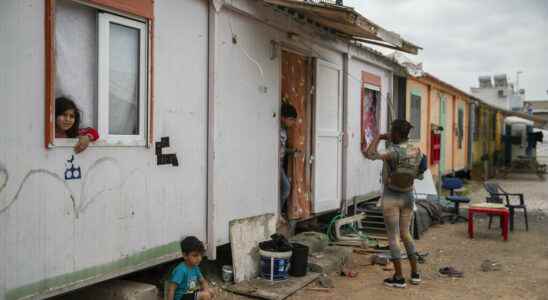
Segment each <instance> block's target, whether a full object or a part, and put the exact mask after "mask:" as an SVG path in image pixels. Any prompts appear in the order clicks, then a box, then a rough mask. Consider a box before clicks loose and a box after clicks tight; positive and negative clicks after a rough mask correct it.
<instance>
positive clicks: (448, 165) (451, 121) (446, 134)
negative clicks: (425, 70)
mask: <svg viewBox="0 0 548 300" xmlns="http://www.w3.org/2000/svg"><path fill="white" fill-rule="evenodd" d="M417 97H420V103H421V104H420V105H421V107H420V112H421V113H420V126H421V128H420V129H421V130H420V131H421V133H420V137H419V138H418V139H416V140H417V141H418V143H419V144H420V146H421V150H422V151H424V153H430V150H431V144H430V140H431V130H432V129H433V126H432V125H434V126H439V127H443V129H444V130H443V131H442V132H441V151H440V152H441V157H440V165H439V166H438V164H436V165H431V166H430V167H431V169H432V173H433V174H434V175H437V174H438V170H441V172H442V174H444V175H445V174H450V173H453V172H457V171H461V170H465V169H467V164H468V155H469V154H468V153H469V151H468V145H469V130H470V128H469V124H468V123H469V110H470V108H469V100H468V99H469V98H467V96H466V95H465V94H464V93H462V92H459V91H458V90H456V89H455V88H453V87H451V86H449V85H447V84H445V83H443V82H441V81H440V80H439V79H437V78H435V77H432V76H431V75H429V74H425V75H423V76H420V77H413V76H409V77H408V79H407V101H406V107H407V112H406V118H407V120H408V121H410V122H411V123H412V124H413V123H416V121H415V120H414V116H413V112H412V110H413V105H416V104H414V103H413V101H417V99H418V98H417ZM459 114H460V117H459ZM459 118H460V120H459ZM415 126H416V125H415ZM411 140H413V135H412V139H411Z"/></svg>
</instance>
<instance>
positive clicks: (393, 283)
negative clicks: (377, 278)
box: [384, 276, 406, 288]
mask: <svg viewBox="0 0 548 300" xmlns="http://www.w3.org/2000/svg"><path fill="white" fill-rule="evenodd" d="M384 285H386V286H389V287H395V288H404V287H405V286H406V284H405V279H404V278H397V277H396V276H394V277H391V278H386V279H385V280H384Z"/></svg>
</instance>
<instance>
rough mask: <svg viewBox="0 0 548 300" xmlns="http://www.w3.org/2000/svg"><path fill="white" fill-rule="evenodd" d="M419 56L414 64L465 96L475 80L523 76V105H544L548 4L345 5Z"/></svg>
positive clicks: (378, 1)
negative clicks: (411, 46) (499, 75)
mask: <svg viewBox="0 0 548 300" xmlns="http://www.w3.org/2000/svg"><path fill="white" fill-rule="evenodd" d="M344 3H345V5H347V6H353V7H355V8H356V10H358V11H359V12H361V13H362V14H363V15H364V16H366V17H367V18H369V19H371V20H372V21H373V22H375V23H377V24H379V25H380V26H382V27H384V28H386V29H389V30H393V31H395V32H397V33H399V34H400V35H402V36H403V37H404V38H406V39H408V40H410V41H413V42H415V43H417V44H418V45H420V46H421V47H423V48H424V50H423V51H422V52H421V53H420V54H419V55H418V56H416V57H411V58H412V59H413V60H416V61H422V62H424V66H425V69H426V70H427V71H428V72H431V73H433V74H435V75H437V76H439V77H440V78H442V79H444V80H446V81H449V82H451V83H453V84H455V85H457V86H459V87H460V88H461V89H463V90H465V91H468V90H469V88H470V87H471V86H476V85H477V77H478V76H480V75H489V74H490V75H493V74H495V73H507V74H508V75H509V76H510V78H511V79H513V78H515V72H516V71H518V70H521V71H523V74H522V75H521V76H520V86H521V87H522V88H525V89H526V95H527V98H528V99H543V98H544V99H548V95H547V94H546V90H547V89H548V38H546V32H547V31H548V1H545V0H528V1H518V0H504V1H498V0H482V1H477V0H459V1H456V0H391V1H387V0H367V1H365V0H345V1H344Z"/></svg>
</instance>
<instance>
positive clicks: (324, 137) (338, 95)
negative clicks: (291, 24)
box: [313, 60, 342, 213]
mask: <svg viewBox="0 0 548 300" xmlns="http://www.w3.org/2000/svg"><path fill="white" fill-rule="evenodd" d="M314 133H315V139H314V141H315V147H314V206H313V207H314V212H315V213H320V212H324V211H327V210H333V209H338V208H339V207H340V203H341V185H342V182H341V181H342V176H341V169H342V70H341V68H340V67H339V66H337V65H334V64H330V63H328V62H324V61H321V60H317V66H316V103H315V128H314Z"/></svg>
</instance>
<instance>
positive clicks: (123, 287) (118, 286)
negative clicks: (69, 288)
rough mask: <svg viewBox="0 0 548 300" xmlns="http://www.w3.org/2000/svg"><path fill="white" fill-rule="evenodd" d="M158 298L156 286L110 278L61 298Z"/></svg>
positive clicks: (68, 299)
mask: <svg viewBox="0 0 548 300" xmlns="http://www.w3.org/2000/svg"><path fill="white" fill-rule="evenodd" d="M77 299H78V300H96V299H102V300H158V299H159V296H158V288H156V286H154V285H151V284H147V283H141V282H136V281H128V280H118V279H116V280H109V281H106V282H102V283H99V284H96V285H93V286H90V287H87V288H84V289H81V290H78V291H75V292H72V293H70V294H67V295H64V296H61V297H60V298H59V300H77Z"/></svg>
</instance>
